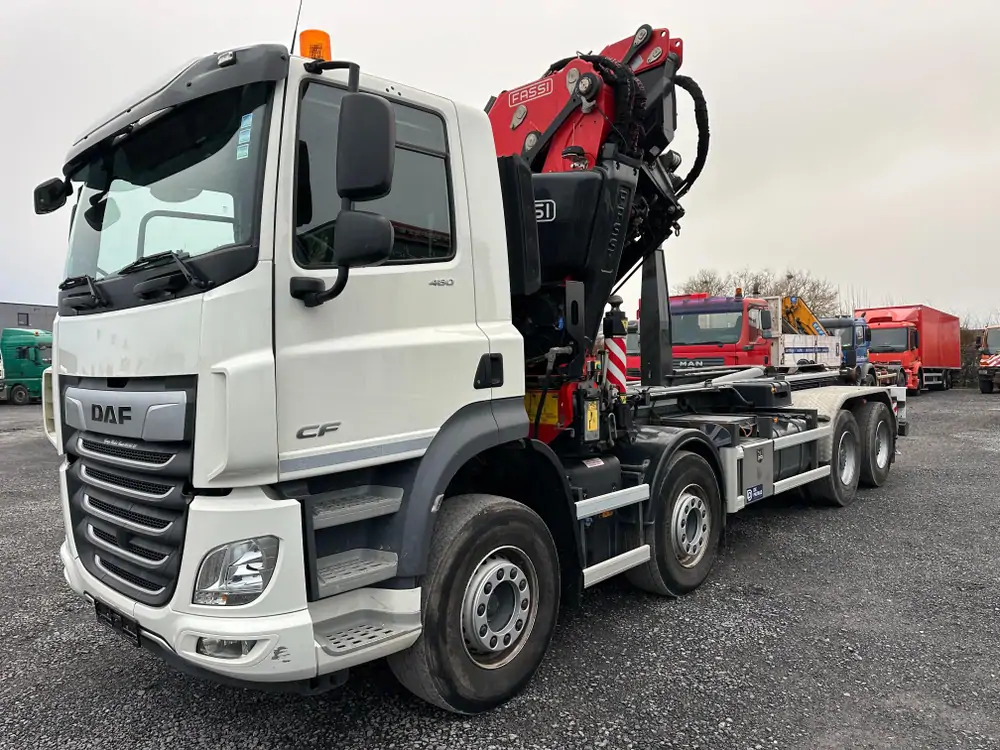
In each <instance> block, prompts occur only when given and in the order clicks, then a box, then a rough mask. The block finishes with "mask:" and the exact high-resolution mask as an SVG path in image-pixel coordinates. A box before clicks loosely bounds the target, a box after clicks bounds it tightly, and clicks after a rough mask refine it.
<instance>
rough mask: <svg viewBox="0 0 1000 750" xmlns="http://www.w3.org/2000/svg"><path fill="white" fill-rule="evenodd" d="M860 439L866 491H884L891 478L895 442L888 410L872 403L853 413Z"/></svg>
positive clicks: (880, 403) (862, 477)
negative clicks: (872, 488)
mask: <svg viewBox="0 0 1000 750" xmlns="http://www.w3.org/2000/svg"><path fill="white" fill-rule="evenodd" d="M854 418H855V420H857V423H858V429H859V431H860V437H861V456H860V458H861V475H860V478H859V484H861V486H863V487H881V486H882V485H883V484H885V482H886V480H887V479H888V478H889V467H890V466H891V464H892V454H893V452H894V451H895V450H896V438H895V435H894V434H893V431H892V420H891V419H890V417H889V407H887V406H886V405H885V404H883V403H882V402H881V401H869V402H867V403H865V404H862V405H861V406H859V407H857V408H856V409H854Z"/></svg>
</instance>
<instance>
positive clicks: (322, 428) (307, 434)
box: [295, 422, 340, 440]
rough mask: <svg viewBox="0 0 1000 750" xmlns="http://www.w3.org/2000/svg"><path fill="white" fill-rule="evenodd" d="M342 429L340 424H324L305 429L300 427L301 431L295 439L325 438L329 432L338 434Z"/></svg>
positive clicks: (310, 425) (311, 425)
mask: <svg viewBox="0 0 1000 750" xmlns="http://www.w3.org/2000/svg"><path fill="white" fill-rule="evenodd" d="M339 429H340V422H324V423H323V424H308V425H306V426H305V427H300V428H299V431H298V432H296V433H295V437H296V438H298V439H299V440H308V439H310V438H317V437H323V436H324V435H326V434H327V433H328V432H336V431H337V430H339Z"/></svg>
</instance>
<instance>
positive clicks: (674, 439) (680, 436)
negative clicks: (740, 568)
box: [617, 425, 728, 527]
mask: <svg viewBox="0 0 1000 750" xmlns="http://www.w3.org/2000/svg"><path fill="white" fill-rule="evenodd" d="M717 439H718V440H724V441H728V436H726V435H725V434H724V433H723V431H721V430H720V431H719V435H718V436H717ZM723 447H724V445H723ZM681 450H685V451H689V452H691V453H695V454H697V455H699V456H701V457H702V458H704V459H705V460H706V461H707V462H708V465H709V466H710V467H711V468H712V473H713V474H714V475H715V481H716V484H717V485H718V489H719V495H720V497H721V498H722V503H723V508H725V491H726V483H725V477H724V475H723V471H722V458H721V456H720V455H719V445H718V444H717V442H715V441H713V440H712V438H710V437H709V436H708V435H706V434H705V433H704V432H702V431H701V430H696V429H693V428H683V427H672V426H668V425H646V426H644V427H642V428H640V430H639V436H638V440H637V441H636V442H635V444H634V445H627V446H619V449H618V451H617V454H618V458H619V459H620V460H621V462H622V466H623V468H625V467H626V466H628V467H630V468H633V469H635V468H638V467H644V471H643V477H642V481H643V482H645V483H647V484H649V496H650V497H651V498H652V497H653V496H654V495H655V494H656V492H657V488H658V487H660V486H661V485H662V484H663V482H664V481H665V478H666V475H667V471H668V469H669V465H670V460H671V459H672V458H673V457H674V456H675V455H676V454H677V452H678V451H681ZM650 470H652V471H651V473H650ZM645 513H646V521H647V522H652V520H653V513H654V509H653V503H651V502H650V503H647V504H646V508H645ZM725 523H726V514H725V513H723V514H722V524H723V527H725Z"/></svg>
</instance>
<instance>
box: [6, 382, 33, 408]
mask: <svg viewBox="0 0 1000 750" xmlns="http://www.w3.org/2000/svg"><path fill="white" fill-rule="evenodd" d="M10 400H11V403H13V404H14V406H25V405H26V404H27V403H28V402H29V401H31V397H30V396H29V395H28V389H27V388H25V387H24V386H23V385H15V386H14V387H13V388H11V389H10Z"/></svg>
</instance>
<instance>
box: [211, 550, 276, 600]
mask: <svg viewBox="0 0 1000 750" xmlns="http://www.w3.org/2000/svg"><path fill="white" fill-rule="evenodd" d="M277 561H278V539H277V537H273V536H257V537H254V538H253V539H241V540H240V541H238V542H229V544H224V545H222V546H221V547H216V548H215V549H213V550H212V551H211V552H209V553H208V554H207V555H205V559H204V560H202V561H201V567H199V568H198V578H197V581H196V583H195V586H194V598H193V599H192V601H193V602H194V603H195V604H212V605H217V606H223V607H224V606H232V605H238V604H249V603H250V602H252V601H253V600H254V599H256V598H257V597H258V596H260V595H261V594H262V593H264V589H266V588H267V584H268V583H269V582H270V581H271V576H272V575H273V574H274V566H275V563H277Z"/></svg>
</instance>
